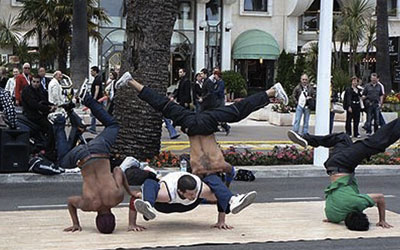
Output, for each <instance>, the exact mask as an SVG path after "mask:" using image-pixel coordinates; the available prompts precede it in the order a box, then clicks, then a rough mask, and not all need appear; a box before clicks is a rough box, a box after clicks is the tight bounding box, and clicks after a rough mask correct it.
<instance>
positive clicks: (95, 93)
mask: <svg viewBox="0 0 400 250" xmlns="http://www.w3.org/2000/svg"><path fill="white" fill-rule="evenodd" d="M99 91H100V86H99V85H96V86H95V87H94V96H93V99H95V100H97V96H98V95H99Z"/></svg>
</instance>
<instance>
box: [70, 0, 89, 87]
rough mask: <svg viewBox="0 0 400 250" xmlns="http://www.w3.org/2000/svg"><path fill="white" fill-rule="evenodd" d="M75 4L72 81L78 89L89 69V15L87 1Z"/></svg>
mask: <svg viewBox="0 0 400 250" xmlns="http://www.w3.org/2000/svg"><path fill="white" fill-rule="evenodd" d="M73 4H74V5H73V7H74V9H73V19H72V26H73V33H72V43H71V79H72V82H73V83H74V85H75V86H74V87H75V88H77V87H79V84H81V83H82V82H83V81H84V80H85V77H87V72H88V68H89V60H88V58H89V41H88V39H89V38H88V31H87V30H88V22H87V18H88V17H87V16H88V15H87V1H86V0H74V1H73Z"/></svg>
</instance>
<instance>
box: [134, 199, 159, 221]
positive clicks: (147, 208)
mask: <svg viewBox="0 0 400 250" xmlns="http://www.w3.org/2000/svg"><path fill="white" fill-rule="evenodd" d="M135 208H136V211H138V212H139V213H141V214H143V216H144V217H145V218H146V219H148V220H153V219H155V218H156V210H155V209H154V208H153V207H152V206H151V204H150V203H149V202H148V201H144V200H141V199H136V200H135Z"/></svg>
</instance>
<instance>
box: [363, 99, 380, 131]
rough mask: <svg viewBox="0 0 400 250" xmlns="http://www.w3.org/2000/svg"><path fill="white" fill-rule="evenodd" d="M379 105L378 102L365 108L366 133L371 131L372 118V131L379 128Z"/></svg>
mask: <svg viewBox="0 0 400 250" xmlns="http://www.w3.org/2000/svg"><path fill="white" fill-rule="evenodd" d="M379 113H380V112H379V106H378V104H372V105H370V106H369V107H368V109H367V122H366V127H367V133H369V134H370V133H371V132H372V120H374V132H376V131H377V130H378V128H379Z"/></svg>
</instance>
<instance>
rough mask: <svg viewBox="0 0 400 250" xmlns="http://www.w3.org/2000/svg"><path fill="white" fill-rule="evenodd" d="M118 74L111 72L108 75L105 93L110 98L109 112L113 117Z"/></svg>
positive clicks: (108, 103)
mask: <svg viewBox="0 0 400 250" xmlns="http://www.w3.org/2000/svg"><path fill="white" fill-rule="evenodd" d="M117 77H118V74H117V72H115V71H111V72H110V74H109V75H108V80H107V86H106V87H105V89H104V91H105V93H106V95H107V96H108V102H107V107H106V109H107V112H108V113H109V114H110V115H112V113H113V111H114V96H115V81H116V80H117Z"/></svg>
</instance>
